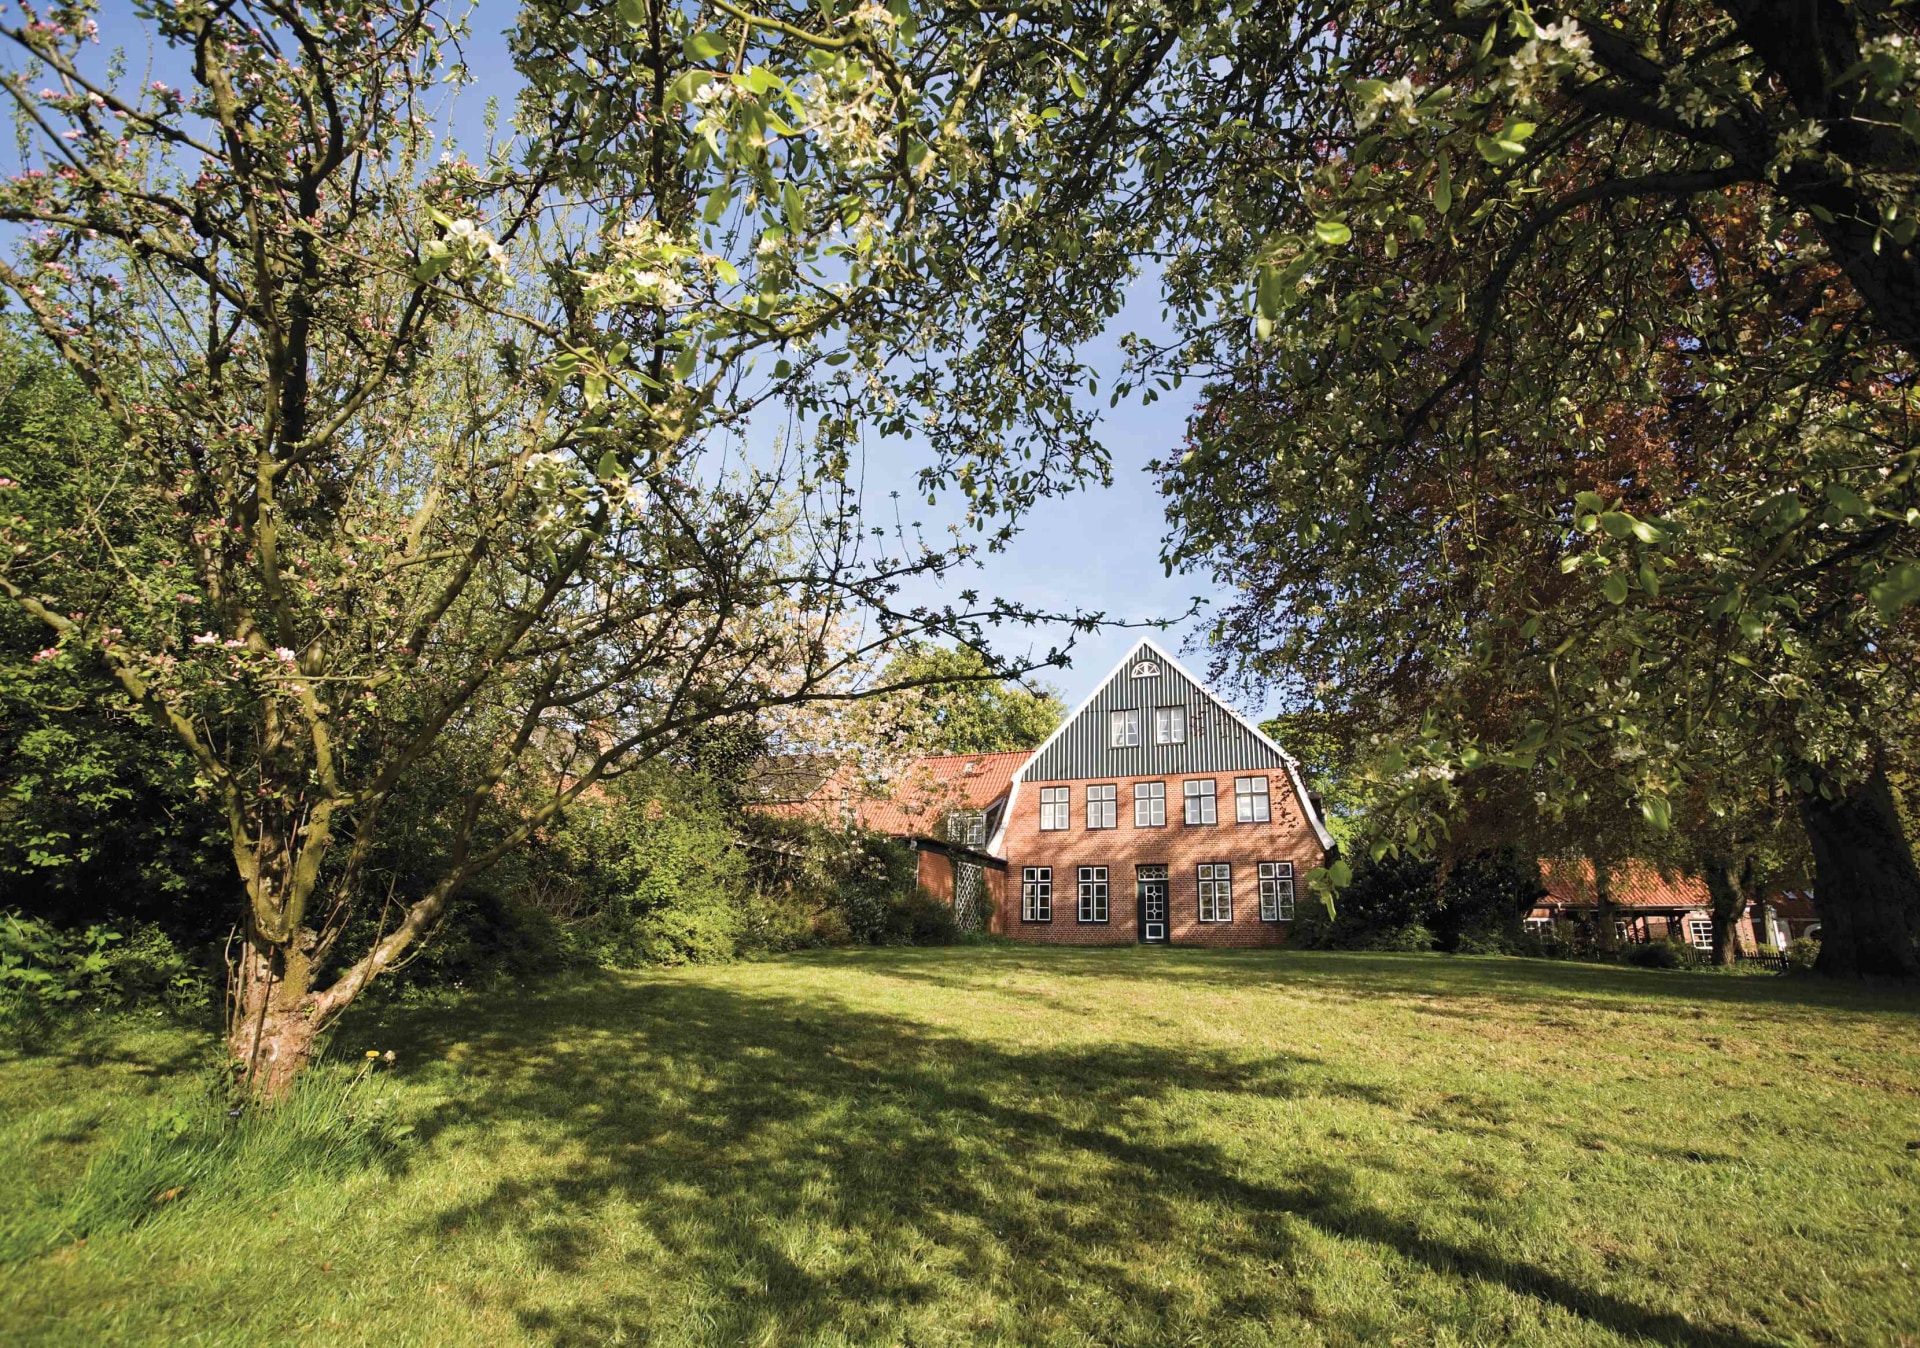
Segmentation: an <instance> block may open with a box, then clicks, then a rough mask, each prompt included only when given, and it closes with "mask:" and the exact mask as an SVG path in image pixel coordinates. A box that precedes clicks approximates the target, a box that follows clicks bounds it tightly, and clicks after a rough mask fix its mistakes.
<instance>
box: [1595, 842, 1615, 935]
mask: <svg viewBox="0 0 1920 1348" xmlns="http://www.w3.org/2000/svg"><path fill="white" fill-rule="evenodd" d="M1613 924H1614V916H1613V867H1612V865H1611V864H1609V863H1608V862H1605V861H1601V860H1600V859H1599V858H1597V857H1596V858H1595V859H1594V862H1593V941H1594V945H1595V946H1596V947H1597V948H1598V949H1599V950H1600V953H1601V954H1603V955H1617V954H1619V953H1620V933H1619V932H1617V931H1615V930H1614V925H1613Z"/></svg>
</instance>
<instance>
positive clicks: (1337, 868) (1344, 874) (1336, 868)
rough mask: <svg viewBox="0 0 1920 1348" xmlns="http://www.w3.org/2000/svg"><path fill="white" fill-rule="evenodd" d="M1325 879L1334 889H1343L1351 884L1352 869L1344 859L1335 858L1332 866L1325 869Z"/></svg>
mask: <svg viewBox="0 0 1920 1348" xmlns="http://www.w3.org/2000/svg"><path fill="white" fill-rule="evenodd" d="M1327 878H1328V879H1330V880H1332V881H1333V883H1334V885H1335V887H1336V888H1340V889H1344V888H1346V887H1347V886H1348V885H1350V884H1352V883H1353V867H1351V866H1349V865H1348V864H1347V859H1346V858H1345V857H1335V858H1334V861H1333V865H1331V866H1329V867H1327Z"/></svg>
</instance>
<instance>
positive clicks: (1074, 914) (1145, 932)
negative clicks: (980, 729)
mask: <svg viewBox="0 0 1920 1348" xmlns="http://www.w3.org/2000/svg"><path fill="white" fill-rule="evenodd" d="M1332 845H1333V840H1332V838H1331V837H1330V836H1329V835H1328V834H1327V832H1326V828H1325V826H1324V824H1323V823H1322V821H1321V820H1320V818H1319V816H1318V814H1317V813H1316V812H1315V810H1314V807H1313V804H1312V802H1311V801H1310V800H1309V799H1308V796H1307V793H1306V789H1305V786H1304V784H1303V783H1302V781H1301V779H1300V774H1299V769H1298V766H1297V765H1296V764H1295V763H1294V762H1293V760H1292V759H1291V758H1289V757H1288V756H1287V754H1286V752H1285V751H1284V750H1282V749H1281V748H1280V746H1279V745H1277V744H1275V743H1274V742H1273V741H1272V740H1271V739H1269V738H1268V737H1267V736H1266V735H1264V734H1262V733H1261V732H1260V731H1259V730H1258V729H1256V728H1255V727H1254V726H1252V725H1250V724H1249V723H1248V722H1246V721H1245V720H1244V719H1242V718H1241V717H1240V716H1238V715H1237V714H1236V713H1235V712H1234V711H1233V710H1232V709H1231V708H1230V707H1228V706H1227V705H1226V704H1225V703H1224V702H1222V701H1220V700H1219V699H1218V698H1217V697H1215V696H1214V695H1213V694H1212V693H1211V692H1209V691H1208V690H1207V688H1206V687H1205V685H1204V684H1202V683H1201V682H1200V680H1198V679H1197V678H1195V677H1194V676H1193V675H1192V674H1191V673H1189V672H1188V671H1187V670H1186V669H1184V668H1182V667H1181V665H1180V664H1179V662H1178V661H1176V660H1174V659H1173V657H1172V656H1171V655H1169V654H1167V653H1166V652H1165V651H1163V650H1161V649H1160V648H1159V647H1158V646H1157V645H1155V644H1154V643H1153V642H1151V641H1143V642H1140V643H1139V644H1138V645H1137V646H1136V647H1135V648H1134V650H1133V651H1132V652H1131V653H1129V655H1128V656H1127V658H1126V659H1124V660H1122V661H1121V662H1120V663H1119V665H1117V666H1116V667H1115V668H1114V670H1113V672H1112V673H1111V674H1109V675H1108V676H1107V677H1106V678H1105V679H1103V680H1102V681H1101V682H1100V684H1099V685H1098V686H1096V688H1095V689H1094V691H1093V693H1092V694H1091V695H1089V696H1088V698H1087V699H1086V701H1084V702H1082V703H1081V704H1080V706H1079V707H1077V708H1075V709H1074V712H1073V714H1072V715H1070V716H1069V717H1068V718H1067V720H1066V722H1065V723H1064V724H1063V725H1062V726H1061V727H1060V728H1059V729H1058V730H1057V731H1055V732H1054V734H1053V735H1052V736H1051V737H1050V738H1049V739H1048V740H1047V742H1046V743H1044V744H1042V745H1041V746H1040V748H1039V749H1037V750H1035V752H1034V754H1033V756H1032V757H1031V758H1029V759H1028V760H1027V761H1026V763H1025V764H1023V765H1022V766H1021V768H1020V769H1019V770H1018V771H1017V772H1016V773H1014V775H1013V779H1012V783H1011V786H1010V789H1009V794H1008V799H1007V804H1006V806H1005V809H1004V812H1003V816H1002V820H1001V823H1000V828H999V831H998V833H997V834H996V836H995V837H994V839H993V841H992V843H991V844H990V845H989V850H990V851H992V852H993V853H994V855H996V856H1000V857H1004V858H1005V859H1006V862H1007V874H1006V885H1005V889H1004V892H1003V893H1002V894H1001V895H1000V896H999V902H998V904H997V907H996V911H995V914H994V917H995V921H994V923H993V926H994V929H995V930H997V931H999V932H1001V933H1002V934H1004V935H1007V936H1010V937H1013V938H1015V939H1021V940H1031V941H1045V942H1056V943H1074V944H1101V945H1109V944H1124V943H1128V942H1134V941H1142V942H1147V943H1158V942H1163V941H1167V942H1175V943H1182V944H1194V945H1230V946H1242V945H1281V944H1284V943H1285V941H1286V939H1287V936H1288V933H1289V932H1290V931H1291V930H1292V927H1293V923H1294V920H1295V916H1296V913H1297V911H1298V904H1299V903H1300V902H1301V901H1302V900H1303V898H1304V884H1305V876H1306V873H1307V872H1308V871H1309V870H1312V869H1313V868H1315V867H1317V866H1320V865H1323V864H1324V863H1325V861H1326V859H1327V857H1328V855H1329V853H1330V852H1331V849H1332Z"/></svg>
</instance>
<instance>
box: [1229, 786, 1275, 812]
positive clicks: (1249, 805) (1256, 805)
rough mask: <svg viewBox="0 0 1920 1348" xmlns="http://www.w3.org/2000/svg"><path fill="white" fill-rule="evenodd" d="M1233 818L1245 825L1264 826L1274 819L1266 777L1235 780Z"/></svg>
mask: <svg viewBox="0 0 1920 1348" xmlns="http://www.w3.org/2000/svg"><path fill="white" fill-rule="evenodd" d="M1233 817H1234V818H1235V819H1237V820H1238V821H1239V822H1241V823H1243V824H1264V823H1266V822H1267V821H1268V820H1270V819H1272V818H1273V810H1272V805H1271V802H1270V801H1269V798H1268V796H1267V779H1266V778H1265V777H1235V778H1234V779H1233Z"/></svg>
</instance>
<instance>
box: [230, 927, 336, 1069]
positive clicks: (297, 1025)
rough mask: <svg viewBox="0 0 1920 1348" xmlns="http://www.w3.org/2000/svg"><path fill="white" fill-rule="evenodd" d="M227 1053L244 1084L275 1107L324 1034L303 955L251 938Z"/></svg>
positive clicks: (236, 980)
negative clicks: (231, 1056) (318, 1038)
mask: <svg viewBox="0 0 1920 1348" xmlns="http://www.w3.org/2000/svg"><path fill="white" fill-rule="evenodd" d="M231 977H232V981H233V987H232V989H231V992H230V998H229V1003H228V1004H229V1006H230V1007H231V1009H232V1017H231V1020H230V1022H229V1024H228V1026H227V1049H228V1051H229V1052H230V1053H231V1054H232V1055H233V1062H234V1070H235V1071H236V1073H237V1074H238V1075H239V1077H240V1080H241V1083H242V1084H243V1085H244V1086H245V1087H246V1089H247V1090H249V1091H250V1092H251V1093H252V1094H253V1095H255V1096H256V1097H257V1098H259V1099H261V1100H263V1101H266V1102H268V1103H271V1102H273V1101H276V1100H279V1099H281V1098H282V1097H283V1096H285V1095H286V1093H287V1090H288V1088H289V1087H291V1086H292V1085H293V1081H294V1078H295V1077H297V1076H298V1075H299V1074H300V1071H301V1069H302V1068H304V1067H305V1066H306V1065H307V1063H308V1062H309V1061H310V1060H311V1059H312V1057H313V1050H314V1041H315V1039H316V1038H317V1037H318V1035H319V1032H320V1018H319V1016H318V1015H317V1014H316V1013H317V1011H318V1007H317V1006H316V1005H315V1004H314V999H313V998H312V997H311V996H310V995H309V988H310V983H311V970H310V968H309V967H308V960H307V954H306V953H305V951H304V950H303V949H296V950H293V951H286V950H283V949H281V948H280V947H277V946H275V945H273V944H271V943H269V942H267V941H266V940H264V939H262V938H260V937H259V936H258V935H257V934H252V933H250V934H249V936H248V939H247V944H246V947H245V949H244V950H243V952H242V954H241V956H240V962H239V963H238V964H237V965H236V966H234V968H233V970H232V974H231Z"/></svg>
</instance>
